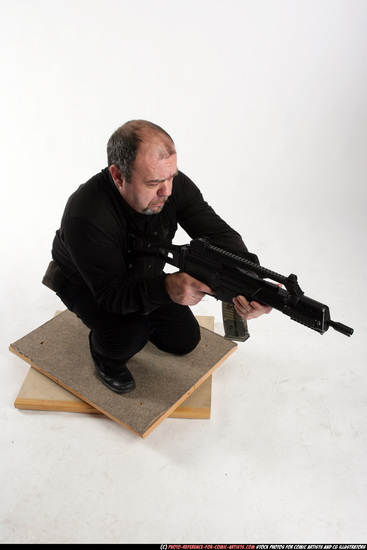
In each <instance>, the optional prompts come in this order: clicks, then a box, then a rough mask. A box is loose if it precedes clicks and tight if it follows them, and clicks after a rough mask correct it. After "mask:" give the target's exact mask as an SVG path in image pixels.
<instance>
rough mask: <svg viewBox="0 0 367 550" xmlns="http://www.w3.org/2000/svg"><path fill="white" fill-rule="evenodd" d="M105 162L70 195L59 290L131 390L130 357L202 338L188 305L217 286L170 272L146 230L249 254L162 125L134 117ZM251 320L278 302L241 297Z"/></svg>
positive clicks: (103, 368)
mask: <svg viewBox="0 0 367 550" xmlns="http://www.w3.org/2000/svg"><path fill="white" fill-rule="evenodd" d="M107 157H108V168H105V169H104V170H102V171H101V172H100V173H99V174H97V175H95V176H94V177H92V178H91V179H90V180H89V181H87V182H86V183H84V184H83V185H81V186H80V187H79V188H78V189H77V190H76V191H75V192H74V193H73V194H72V195H71V197H70V198H69V200H68V202H67V205H66V208H65V211H64V214H63V217H62V221H61V227H60V229H59V230H58V231H57V232H56V236H55V239H54V242H53V247H52V257H53V261H54V262H53V267H54V269H56V275H57V277H56V279H57V280H58V281H59V284H58V286H57V294H58V296H59V297H60V298H61V300H62V301H63V302H64V304H65V305H66V306H67V307H68V308H69V309H70V310H71V311H73V312H74V313H75V314H76V315H77V316H78V317H79V318H80V319H81V320H82V321H83V323H84V324H85V325H86V326H87V327H88V328H89V329H90V334H89V344H90V351H91V355H92V358H93V361H94V364H95V367H96V371H97V374H98V376H99V378H100V380H101V381H102V382H103V383H104V384H105V385H106V386H107V387H108V388H110V389H111V390H113V391H115V392H117V393H125V392H128V391H131V390H132V389H134V387H135V382H134V379H133V377H132V375H131V373H130V371H129V370H128V367H127V363H128V361H129V359H131V358H132V357H133V356H134V355H135V354H136V353H138V352H139V351H140V350H141V349H142V348H143V347H144V346H145V344H146V343H147V342H148V340H150V341H151V342H152V343H153V344H154V345H156V346H157V347H158V348H159V349H161V350H164V351H166V352H168V353H173V354H186V353H189V352H190V351H192V350H193V349H194V348H195V347H196V346H197V344H198V342H199V340H200V330H199V326H198V323H197V321H196V319H195V317H194V315H193V313H192V311H191V309H190V307H189V306H193V305H195V304H197V303H198V302H200V300H201V299H202V298H203V297H204V296H205V294H211V293H212V290H211V289H210V288H209V287H208V286H207V285H205V284H204V283H202V282H200V281H198V280H196V279H194V278H192V277H190V276H189V275H188V274H186V273H181V272H177V273H170V274H165V273H164V272H163V268H164V262H163V261H162V260H160V259H157V258H154V257H151V256H149V255H147V254H145V255H143V254H140V255H138V254H136V253H137V252H145V253H147V252H149V250H150V247H151V244H150V243H149V242H148V241H147V240H145V239H144V235H148V236H149V235H150V236H155V237H157V238H159V239H161V240H165V241H169V242H171V241H172V239H173V237H174V235H175V232H176V229H177V224H180V225H181V227H182V228H183V229H184V230H185V231H186V232H187V233H188V234H189V235H190V237H191V238H196V237H200V236H203V235H205V236H207V237H209V238H210V239H211V242H212V243H213V244H215V245H217V246H219V247H221V248H223V249H226V250H228V251H232V252H235V253H236V254H239V253H240V254H242V255H243V256H245V257H248V258H249V259H251V260H252V261H256V262H258V260H257V257H256V256H254V255H253V254H250V253H249V252H248V250H247V248H246V246H245V244H244V243H243V241H242V239H241V237H240V235H239V234H238V233H237V232H236V231H234V230H233V229H232V228H231V227H230V226H229V225H228V224H226V223H225V222H224V221H223V220H222V219H221V218H220V217H219V216H218V215H217V214H216V213H215V212H214V210H213V209H212V208H211V207H210V206H209V205H208V204H207V203H206V202H205V201H204V199H203V197H202V194H201V193H200V191H199V189H198V188H197V187H196V185H195V184H194V183H193V182H192V181H191V180H190V179H189V178H188V177H187V176H185V175H184V174H183V173H182V172H180V171H179V170H178V168H177V153H176V149H175V145H174V143H173V141H172V138H171V137H170V136H169V135H168V134H167V133H166V132H165V131H164V130H163V129H162V128H160V127H159V126H157V125H155V124H152V123H151V122H148V121H143V120H133V121H130V122H127V123H126V124H124V125H123V126H121V127H120V128H118V129H117V130H116V131H115V132H114V133H113V135H112V136H111V138H110V139H109V141H108V145H107ZM234 305H235V308H236V311H237V312H238V314H239V315H240V316H241V317H243V318H244V319H245V320H248V319H253V318H255V317H258V316H259V315H262V314H263V313H268V312H269V311H270V309H271V308H268V307H265V306H262V305H260V304H258V303H256V302H253V303H249V302H248V301H247V300H246V299H245V298H244V297H241V296H239V297H238V298H236V299H234Z"/></svg>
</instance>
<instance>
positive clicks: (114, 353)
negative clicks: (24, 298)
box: [57, 282, 200, 374]
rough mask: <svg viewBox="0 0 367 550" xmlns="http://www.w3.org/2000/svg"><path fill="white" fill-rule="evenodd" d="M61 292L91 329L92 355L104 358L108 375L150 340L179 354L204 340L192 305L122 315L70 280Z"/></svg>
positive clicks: (169, 351) (59, 293)
mask: <svg viewBox="0 0 367 550" xmlns="http://www.w3.org/2000/svg"><path fill="white" fill-rule="evenodd" d="M57 295H58V296H59V298H60V299H61V300H62V301H63V303H64V304H65V305H66V307H67V308H68V309H70V310H71V311H72V312H73V313H75V315H77V317H79V318H80V319H81V321H82V322H83V323H84V324H85V325H86V326H87V327H88V328H89V329H90V330H91V333H90V338H89V341H90V349H91V354H92V357H94V358H96V359H99V360H100V361H102V363H103V365H104V366H105V371H106V374H108V373H112V372H113V370H114V369H117V368H118V367H121V366H122V365H126V363H127V362H128V361H129V359H131V358H132V357H133V356H134V355H136V354H137V353H138V352H139V351H140V350H141V349H142V348H143V347H144V346H145V344H146V343H147V342H148V340H150V341H151V342H152V343H153V344H154V345H155V346H157V348H159V349H161V350H163V351H166V352H168V353H173V354H178V355H182V354H185V353H189V352H190V351H192V350H193V349H194V348H195V347H196V346H197V344H198V343H199V341H200V328H199V325H198V323H197V321H196V319H195V317H194V315H193V313H192V311H191V310H190V308H189V307H188V306H180V305H178V304H175V303H173V302H172V303H170V304H167V305H163V306H160V307H158V308H157V309H155V310H154V311H153V312H151V313H148V314H147V315H139V314H137V313H130V314H127V315H120V314H116V313H109V312H108V311H106V310H105V309H102V308H101V307H100V306H99V305H98V303H97V302H96V300H95V299H94V297H93V294H92V293H91V291H90V290H89V289H88V288H87V287H82V286H79V285H75V284H73V283H70V282H67V283H66V284H64V286H63V287H62V289H61V290H60V291H59V292H57Z"/></svg>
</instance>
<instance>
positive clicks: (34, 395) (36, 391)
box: [14, 311, 214, 419]
mask: <svg viewBox="0 0 367 550" xmlns="http://www.w3.org/2000/svg"><path fill="white" fill-rule="evenodd" d="M60 313H62V312H61V311H59V312H56V314H55V315H59V314H60ZM196 319H197V321H198V323H199V325H200V326H201V327H204V328H207V329H208V330H211V331H214V317H211V316H199V315H197V316H196ZM211 392H212V377H211V376H209V378H207V379H206V380H205V382H203V383H202V384H201V386H199V387H198V388H197V390H195V391H194V392H193V393H192V394H191V395H189V397H187V398H186V399H185V401H183V402H182V404H181V405H180V406H179V407H177V409H175V410H174V411H173V412H172V413H171V414H170V415H169V417H170V418H192V419H195V418H196V419H198V418H200V419H209V418H210V412H211ZM14 406H15V408H17V409H22V410H36V411H63V412H77V413H91V414H96V413H97V414H102V412H101V411H99V410H98V409H96V408H95V407H92V405H89V403H86V402H85V401H83V400H82V399H79V397H77V396H76V395H74V394H72V393H71V392H70V391H68V390H66V389H65V388H63V387H62V386H60V385H59V384H57V383H56V382H54V381H53V380H51V379H50V378H48V377H47V376H45V375H44V374H42V373H41V372H39V371H38V370H36V369H35V368H33V367H30V369H29V371H28V374H27V376H26V378H25V380H24V382H23V384H22V387H21V388H20V391H19V393H18V395H17V397H16V399H15V401H14Z"/></svg>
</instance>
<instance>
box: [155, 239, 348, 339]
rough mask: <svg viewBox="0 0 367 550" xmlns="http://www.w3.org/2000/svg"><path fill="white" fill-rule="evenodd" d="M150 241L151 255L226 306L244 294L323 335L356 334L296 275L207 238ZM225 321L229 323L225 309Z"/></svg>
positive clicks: (247, 297)
mask: <svg viewBox="0 0 367 550" xmlns="http://www.w3.org/2000/svg"><path fill="white" fill-rule="evenodd" d="M145 238H147V236H146V237H145ZM147 240H150V238H148V239H147ZM151 242H152V243H154V242H155V244H156V251H155V252H154V253H152V255H153V254H154V255H155V256H156V257H158V258H160V259H162V260H164V261H165V262H167V263H169V264H171V265H173V266H175V267H177V268H178V269H179V270H180V271H184V272H185V273H187V274H188V275H191V277H194V278H195V279H198V280H199V281H201V282H203V283H205V284H206V285H208V286H209V287H210V288H212V289H213V291H214V293H215V294H214V297H215V298H217V299H218V300H221V301H222V302H223V304H224V303H227V304H229V305H230V304H232V299H233V298H234V297H236V296H239V295H241V296H244V297H245V298H246V299H247V300H248V301H252V300H255V301H257V302H260V303H261V304H264V305H267V306H271V307H272V308H274V309H276V310H278V311H281V312H282V313H284V315H287V316H288V317H290V318H291V319H293V321H296V322H297V323H301V324H302V325H304V326H306V327H308V328H310V329H313V330H315V331H317V332H318V333H320V334H324V333H325V332H326V331H327V330H328V328H329V327H332V328H333V329H335V330H336V331H338V332H341V333H342V334H344V335H345V336H351V335H352V334H353V332H354V331H353V329H352V328H350V327H348V326H346V325H343V324H342V323H338V322H336V321H332V320H331V318H330V311H329V308H328V306H326V305H325V304H322V303H320V302H317V301H316V300H313V299H312V298H309V297H307V296H305V295H304V292H303V291H302V290H301V288H300V286H299V284H298V281H297V276H296V275H294V274H291V275H289V276H288V277H285V276H284V275H280V274H279V273H275V272H274V271H271V270H269V269H266V268H265V267H262V266H259V265H257V264H256V263H254V262H251V261H249V260H246V259H245V258H242V257H241V256H237V255H236V254H232V253H231V252H227V251H226V250H222V249H221V248H218V247H216V246H214V245H212V244H210V240H209V239H208V238H206V237H200V238H197V239H193V240H192V241H190V243H189V244H185V245H174V244H170V243H164V242H162V241H158V240H157V241H156V240H155V239H154V238H153V239H152V240H151ZM265 278H267V279H271V280H272V281H275V283H273V282H271V281H266V280H265ZM276 283H279V284H276ZM279 285H282V286H279ZM232 307H233V306H232ZM223 321H224V324H226V314H225V309H224V308H223ZM226 336H227V335H226ZM232 339H236V338H235V337H233V338H232Z"/></svg>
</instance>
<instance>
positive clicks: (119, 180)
mask: <svg viewBox="0 0 367 550" xmlns="http://www.w3.org/2000/svg"><path fill="white" fill-rule="evenodd" d="M109 170H110V174H111V176H112V179H113V181H114V182H115V185H116V187H117V189H121V188H122V186H123V184H124V176H123V175H122V174H121V172H120V170H119V169H118V168H117V166H116V164H111V166H110V168H109Z"/></svg>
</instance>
